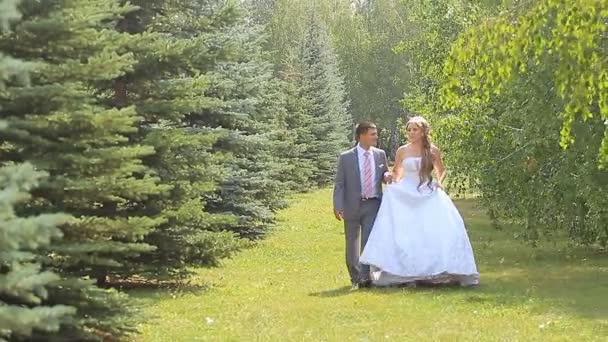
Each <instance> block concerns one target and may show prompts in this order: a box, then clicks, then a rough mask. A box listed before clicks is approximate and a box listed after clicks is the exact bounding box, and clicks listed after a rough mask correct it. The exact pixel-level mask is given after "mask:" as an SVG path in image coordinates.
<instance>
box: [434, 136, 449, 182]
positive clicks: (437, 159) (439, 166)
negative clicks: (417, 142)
mask: <svg viewBox="0 0 608 342" xmlns="http://www.w3.org/2000/svg"><path fill="white" fill-rule="evenodd" d="M431 153H432V154H433V167H434V168H435V171H436V172H437V178H438V179H437V181H438V182H439V185H440V186H443V181H444V180H445V177H446V176H447V171H446V169H445V166H444V165H443V160H442V159H441V150H439V147H437V146H434V145H433V147H432V148H431Z"/></svg>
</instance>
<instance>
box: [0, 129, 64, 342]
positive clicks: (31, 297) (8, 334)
mask: <svg viewBox="0 0 608 342" xmlns="http://www.w3.org/2000/svg"><path fill="white" fill-rule="evenodd" d="M1 132H3V133H4V131H3V130H2V131H1ZM44 176H45V175H44V174H43V173H41V172H37V171H35V170H34V168H33V167H32V165H30V164H21V165H13V166H9V167H4V168H2V169H0V340H3V339H4V338H25V337H30V336H32V334H33V332H34V329H36V330H37V331H41V332H56V331H58V330H59V328H60V325H61V324H62V323H64V322H67V321H69V320H70V319H71V318H72V316H73V315H74V313H75V312H76V309H75V308H74V307H71V306H67V305H60V304H59V305H54V304H51V303H48V302H47V300H48V298H49V288H50V287H53V286H55V285H56V282H57V281H58V280H59V277H58V276H57V274H55V273H53V272H50V271H46V270H42V269H41V265H40V263H38V262H37V261H36V259H37V256H38V253H39V251H38V250H39V249H40V248H41V247H43V246H47V245H49V244H50V243H51V240H53V239H59V238H61V236H62V233H61V231H60V230H59V229H58V228H57V226H58V225H61V224H64V223H66V222H68V220H69V219H70V218H69V217H68V216H67V215H61V214H41V215H37V216H31V217H19V216H17V215H16V213H15V211H14V208H13V206H14V205H15V204H17V203H19V202H23V201H26V200H28V199H29V197H30V196H29V194H28V192H29V191H30V190H31V189H32V188H33V187H35V186H37V185H38V183H39V181H40V179H41V178H42V177H44Z"/></svg>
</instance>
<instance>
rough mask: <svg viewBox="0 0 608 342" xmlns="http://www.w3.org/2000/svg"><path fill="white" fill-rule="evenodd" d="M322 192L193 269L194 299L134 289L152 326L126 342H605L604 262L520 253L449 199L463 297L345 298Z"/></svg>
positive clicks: (424, 292)
mask: <svg viewBox="0 0 608 342" xmlns="http://www.w3.org/2000/svg"><path fill="white" fill-rule="evenodd" d="M330 201H331V193H330V191H329V190H320V191H317V192H314V193H311V194H306V195H299V196H297V197H296V198H295V199H294V200H293V203H292V206H291V208H289V209H286V210H284V211H282V212H281V213H280V215H279V223H278V226H277V228H276V229H275V230H274V231H273V232H272V233H271V234H270V236H269V237H268V238H267V239H266V240H264V241H262V242H261V243H260V244H259V245H258V246H257V247H255V248H252V249H248V250H245V251H243V252H242V253H240V254H238V255H237V256H236V257H235V258H233V259H232V260H228V261H226V262H225V263H224V265H222V267H220V268H214V269H201V270H199V271H197V273H196V275H195V277H193V279H192V282H193V284H197V285H200V288H199V287H194V289H187V288H182V289H180V290H175V289H173V290H168V289H167V290H158V289H156V290H151V289H148V290H137V291H134V292H133V294H134V295H135V296H137V297H138V298H140V299H141V300H142V301H143V302H144V303H145V313H146V314H150V315H151V317H152V319H151V320H149V321H148V322H147V323H146V324H143V325H142V326H140V329H141V335H139V336H137V337H136V338H135V340H137V341H146V342H151V341H202V340H209V341H608V256H607V255H606V254H605V253H604V254H602V253H599V252H597V253H594V252H589V251H584V250H582V249H581V250H579V249H572V248H567V247H566V245H565V243H562V242H549V243H544V244H542V245H541V246H539V247H538V248H536V249H535V248H531V247H528V246H526V245H522V244H521V242H517V241H514V240H513V239H512V237H511V235H510V233H509V232H507V231H497V230H495V229H494V228H491V227H490V225H489V222H488V220H487V219H486V218H485V217H484V216H483V215H482V214H481V213H480V212H479V211H477V210H476V209H475V208H474V203H473V202H472V201H470V200H469V201H457V202H456V203H457V206H458V207H459V209H460V210H461V213H462V214H463V216H464V218H465V222H466V224H467V228H468V230H469V235H470V237H471V241H472V243H473V247H474V249H475V254H476V259H477V263H478V267H479V269H480V272H481V281H482V284H481V285H480V286H479V287H478V288H475V289H460V288H417V289H402V288H392V289H365V290H360V291H357V292H350V291H349V284H348V277H347V273H346V268H345V266H344V242H343V239H344V235H343V228H342V225H341V223H339V222H337V221H336V220H335V219H334V218H333V216H332V214H331V210H330V208H331V202H330Z"/></svg>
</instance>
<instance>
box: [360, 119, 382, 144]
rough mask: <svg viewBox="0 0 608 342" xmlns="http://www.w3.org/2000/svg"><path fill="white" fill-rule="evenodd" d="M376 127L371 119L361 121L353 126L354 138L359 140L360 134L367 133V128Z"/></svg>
mask: <svg viewBox="0 0 608 342" xmlns="http://www.w3.org/2000/svg"><path fill="white" fill-rule="evenodd" d="M373 128H376V129H377V127H376V124H375V123H373V122H371V121H362V122H360V123H359V124H358V125H357V127H356V128H355V140H356V141H359V137H360V136H361V134H365V133H367V131H368V130H370V129H373Z"/></svg>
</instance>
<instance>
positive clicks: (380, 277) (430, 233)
mask: <svg viewBox="0 0 608 342" xmlns="http://www.w3.org/2000/svg"><path fill="white" fill-rule="evenodd" d="M405 128H406V130H407V137H408V140H409V143H408V144H407V145H404V146H402V147H400V148H399V149H398V150H397V154H396V158H395V166H394V169H393V172H390V171H389V169H388V162H387V158H386V154H385V152H384V151H382V150H380V149H377V148H375V145H376V143H377V141H378V131H377V128H376V126H375V125H374V124H373V123H371V122H363V123H360V124H359V125H358V126H357V128H356V132H355V134H356V137H357V141H358V144H357V146H356V147H355V148H353V149H351V150H348V151H346V152H344V153H343V154H342V155H341V156H340V158H339V159H338V170H337V174H336V181H335V186H334V213H335V215H336V218H337V219H338V220H343V221H344V230H345V235H346V265H347V267H348V272H349V274H350V278H351V282H352V289H353V290H356V289H358V288H359V287H369V286H371V285H372V284H373V285H376V286H390V285H406V286H415V284H416V282H420V281H422V282H432V283H435V282H441V283H443V282H456V283H458V284H460V285H461V286H472V285H477V284H478V283H479V273H478V272H477V266H476V265H475V258H474V256H473V250H472V248H471V244H470V242H469V237H468V235H467V232H466V230H465V227H464V222H463V220H462V217H461V216H460V214H459V212H458V210H457V209H456V207H455V206H454V204H453V203H452V201H451V200H450V198H449V197H448V195H447V194H446V193H445V192H444V191H443V189H442V187H441V184H442V182H443V181H444V179H445V176H446V170H445V167H444V165H443V162H442V160H441V152H440V150H439V148H437V147H436V146H435V145H433V144H431V142H430V138H429V130H430V127H429V124H428V122H427V121H426V120H425V119H424V118H422V117H419V116H417V117H414V118H411V119H410V120H409V121H408V122H407V124H406V127H405ZM433 171H436V174H437V177H438V179H437V180H434V179H433V176H432V172H433ZM382 183H385V184H387V186H386V189H385V190H384V193H383V192H382ZM360 253H361V254H360ZM370 266H371V267H370Z"/></svg>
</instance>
